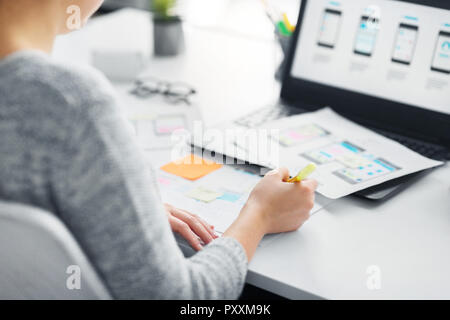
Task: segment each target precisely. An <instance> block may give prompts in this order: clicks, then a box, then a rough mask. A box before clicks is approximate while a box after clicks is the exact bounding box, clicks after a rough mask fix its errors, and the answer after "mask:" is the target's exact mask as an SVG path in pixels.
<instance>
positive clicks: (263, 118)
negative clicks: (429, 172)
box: [234, 105, 450, 161]
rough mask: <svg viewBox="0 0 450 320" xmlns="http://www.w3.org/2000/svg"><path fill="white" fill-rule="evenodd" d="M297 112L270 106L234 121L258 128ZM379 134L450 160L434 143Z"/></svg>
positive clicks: (438, 158) (442, 149) (427, 154)
mask: <svg viewBox="0 0 450 320" xmlns="http://www.w3.org/2000/svg"><path fill="white" fill-rule="evenodd" d="M298 113H299V112H298V110H297V112H295V111H293V110H292V108H289V107H286V106H284V105H277V106H268V107H264V108H261V109H258V110H256V111H253V112H252V113H249V114H247V115H244V116H243V117H241V118H238V119H236V120H235V121H234V123H235V124H237V125H239V126H244V127H247V128H256V127H259V126H261V125H263V124H264V123H266V122H269V121H273V120H277V119H280V118H284V117H288V116H291V115H293V114H298ZM373 130H374V131H376V132H377V133H379V134H381V135H383V136H385V137H387V138H389V139H392V140H395V141H397V142H399V143H401V144H402V145H404V146H405V147H407V148H409V149H411V150H413V151H415V152H417V153H420V154H421V155H423V156H425V157H428V158H431V159H434V160H439V161H445V160H448V159H450V154H449V152H448V151H447V149H445V148H443V147H441V146H438V145H435V144H432V143H426V142H423V141H420V140H416V139H413V138H408V137H405V136H402V135H399V134H395V133H391V132H388V131H384V130H379V129H373Z"/></svg>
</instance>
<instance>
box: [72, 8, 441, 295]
mask: <svg viewBox="0 0 450 320" xmlns="http://www.w3.org/2000/svg"><path fill="white" fill-rule="evenodd" d="M249 1H250V0H249ZM186 34H187V43H188V48H187V52H186V53H185V54H184V55H182V56H179V57H177V58H167V59H157V58H152V59H151V63H150V65H149V69H148V70H147V71H146V72H147V73H149V74H151V75H153V76H157V77H161V78H163V79H167V80H183V81H187V82H188V83H191V84H192V85H194V86H196V88H197V89H198V90H199V91H200V96H199V101H198V103H199V106H200V109H201V111H202V113H203V117H204V119H205V120H206V123H207V124H213V123H217V122H219V121H218V119H220V120H221V121H223V120H227V119H231V118H235V117H237V116H239V115H242V114H243V113H247V112H249V111H250V110H251V109H252V108H257V107H259V106H261V105H265V104H268V103H270V101H273V100H274V99H275V98H276V95H277V93H278V89H279V86H278V84H277V83H276V82H275V81H274V79H273V73H274V71H275V69H276V66H277V63H278V60H277V57H278V54H279V53H278V49H277V48H276V45H275V43H274V41H273V40H271V39H272V38H271V37H270V35H269V36H268V38H267V39H265V38H261V37H259V38H255V39H252V38H251V37H248V36H242V35H237V36H236V35H233V34H232V33H224V32H213V31H212V30H211V29H208V28H203V27H195V26H192V25H191V26H187V29H186ZM74 38H79V39H85V38H84V36H83V35H82V34H81V33H80V34H78V35H76V36H75V37H74ZM74 41H75V40H74ZM80 56H82V55H80ZM124 87H126V85H125V86H124V85H118V86H117V88H118V91H119V92H124V91H123V89H124ZM126 107H128V108H132V107H133V106H126ZM154 159H155V161H156V163H155V164H156V165H159V164H161V163H163V162H167V161H169V159H170V157H169V151H158V152H155V153H154ZM166 160H167V161H166ZM371 266H372V267H373V266H375V267H374V268H375V269H370V267H371ZM368 268H369V269H368ZM368 271H369V272H374V271H375V273H377V272H378V271H379V274H372V277H373V278H378V279H379V285H380V288H379V289H376V290H371V289H369V287H368V286H367V282H368V280H369V279H371V278H370V274H368V273H367V272H368ZM375 280H376V279H375ZM247 281H248V282H249V283H251V284H253V285H256V286H258V287H261V288H263V289H265V290H268V291H271V292H274V293H276V294H279V295H282V296H285V297H288V298H294V299H295V298H312V297H322V298H327V299H341V298H342V299H347V298H356V299H364V298H374V299H383V298H387V299H390V298H447V299H449V298H450V166H448V165H447V166H445V167H443V168H440V169H437V170H435V171H434V172H432V173H431V174H429V175H428V176H426V177H425V178H423V179H421V180H420V181H419V182H418V183H416V184H414V185H412V186H411V187H409V188H408V189H407V190H405V191H404V192H402V193H401V194H399V195H398V196H396V197H395V198H393V199H391V200H389V201H388V202H386V203H382V204H380V205H374V204H371V203H368V202H364V201H362V200H358V199H356V198H352V197H348V198H344V199H341V200H338V201H336V202H334V203H332V204H331V205H330V206H328V207H327V208H326V209H324V210H322V211H321V212H319V213H317V214H315V215H314V216H313V217H312V218H311V219H310V220H309V221H308V222H307V223H306V224H305V225H304V226H303V227H302V228H301V229H300V230H299V231H297V232H293V233H289V234H284V235H282V236H280V237H278V238H277V239H276V240H274V241H272V242H271V243H270V244H268V245H267V246H264V247H262V248H259V249H258V250H257V252H256V255H255V257H254V259H253V261H252V262H251V263H250V266H249V273H248V280H247Z"/></svg>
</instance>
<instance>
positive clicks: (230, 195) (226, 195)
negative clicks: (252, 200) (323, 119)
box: [217, 192, 241, 202]
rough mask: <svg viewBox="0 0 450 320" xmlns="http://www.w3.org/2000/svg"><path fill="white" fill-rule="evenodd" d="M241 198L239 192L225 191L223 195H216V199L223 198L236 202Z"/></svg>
mask: <svg viewBox="0 0 450 320" xmlns="http://www.w3.org/2000/svg"><path fill="white" fill-rule="evenodd" d="M240 198H241V195H240V194H237V193H232V192H225V193H224V194H223V195H221V196H220V197H218V198H217V199H221V200H225V201H228V202H236V201H238V200H239V199H240Z"/></svg>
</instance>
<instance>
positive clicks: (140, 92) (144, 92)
mask: <svg viewBox="0 0 450 320" xmlns="http://www.w3.org/2000/svg"><path fill="white" fill-rule="evenodd" d="M130 93H131V94H132V95H134V96H136V97H138V98H141V99H147V98H150V97H152V96H155V95H157V94H160V95H163V96H164V97H165V98H166V99H167V100H168V101H169V102H170V103H173V104H177V103H180V102H183V103H186V104H188V105H191V101H190V100H189V98H191V97H192V96H193V95H195V94H196V93H197V91H196V90H195V89H194V88H192V87H191V86H189V85H188V84H185V83H182V82H174V83H170V82H167V81H161V80H158V79H155V78H143V79H137V80H135V81H134V88H133V89H132V90H131V91H130Z"/></svg>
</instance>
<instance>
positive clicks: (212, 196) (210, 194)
mask: <svg viewBox="0 0 450 320" xmlns="http://www.w3.org/2000/svg"><path fill="white" fill-rule="evenodd" d="M221 195H222V193H219V192H216V191H214V190H209V189H207V188H203V187H198V188H195V189H193V190H191V191H189V192H188V193H186V196H188V197H190V198H193V199H196V200H200V201H203V202H211V201H214V200H216V199H217V198H218V197H220V196H221Z"/></svg>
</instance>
